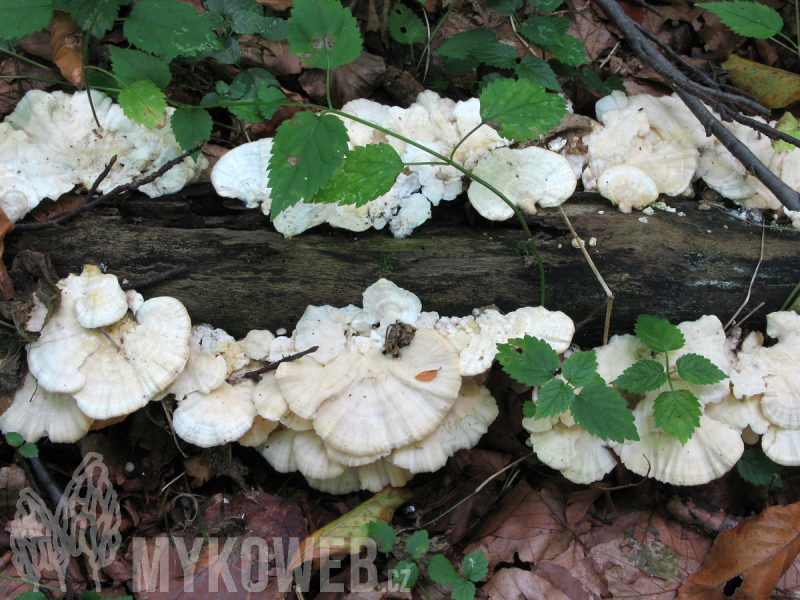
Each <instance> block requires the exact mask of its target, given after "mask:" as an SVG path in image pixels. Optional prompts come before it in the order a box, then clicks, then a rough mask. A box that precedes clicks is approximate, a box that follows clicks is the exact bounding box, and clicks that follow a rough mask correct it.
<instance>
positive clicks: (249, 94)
mask: <svg viewBox="0 0 800 600" xmlns="http://www.w3.org/2000/svg"><path fill="white" fill-rule="evenodd" d="M279 86H280V84H279V83H278V80H277V79H275V76H274V75H273V74H272V73H270V72H269V71H266V70H264V69H247V70H245V71H242V72H241V73H239V74H238V75H237V76H236V78H235V79H234V80H233V81H232V82H231V84H230V85H226V84H225V83H224V82H222V81H218V82H217V96H216V97H213V96H211V95H210V94H207V95H206V97H204V98H203V104H204V105H208V104H213V103H219V104H224V105H225V106H227V107H228V109H229V110H230V111H231V112H232V113H233V114H234V115H236V116H237V117H238V118H239V119H241V120H242V121H245V122H248V123H257V122H258V121H261V120H262V119H269V118H270V117H272V115H273V114H275V111H276V110H277V109H278V106H277V105H272V106H266V105H265V106H262V105H259V104H257V102H256V101H260V102H264V103H267V102H281V101H283V100H285V99H286V96H285V95H284V94H283V92H281V90H280V87H279Z"/></svg>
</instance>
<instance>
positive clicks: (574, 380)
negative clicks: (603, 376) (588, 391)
mask: <svg viewBox="0 0 800 600" xmlns="http://www.w3.org/2000/svg"><path fill="white" fill-rule="evenodd" d="M561 373H562V374H563V375H564V379H566V380H567V381H569V382H570V383H571V384H572V385H574V386H575V387H581V386H582V385H586V384H587V383H589V382H590V381H592V380H593V379H594V378H595V376H596V375H597V353H596V352H595V351H594V350H593V349H592V350H587V351H586V352H575V353H574V354H571V355H570V356H569V358H567V359H566V360H565V361H564V364H563V365H562V366H561Z"/></svg>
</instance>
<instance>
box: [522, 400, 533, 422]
mask: <svg viewBox="0 0 800 600" xmlns="http://www.w3.org/2000/svg"><path fill="white" fill-rule="evenodd" d="M522 416H523V417H524V418H526V419H535V418H536V405H535V404H534V403H533V402H531V401H530V400H528V401H527V402H524V403H523V404H522Z"/></svg>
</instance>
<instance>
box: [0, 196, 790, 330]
mask: <svg viewBox="0 0 800 600" xmlns="http://www.w3.org/2000/svg"><path fill="white" fill-rule="evenodd" d="M223 202H225V203H227V205H228V206H230V207H235V206H240V203H238V202H237V201H230V200H225V201H223V200H222V199H220V198H218V197H216V196H215V195H214V194H213V192H210V191H209V186H201V187H195V188H192V189H189V190H185V191H184V192H183V193H182V194H180V195H175V196H170V197H165V198H158V199H149V198H146V197H143V196H134V197H132V198H131V199H128V200H123V201H119V202H118V203H117V205H116V208H113V207H109V208H105V209H102V210H100V209H96V210H94V211H92V212H90V213H88V214H87V215H84V216H83V217H81V218H79V219H77V220H76V223H75V224H74V225H75V226H74V227H73V228H71V229H69V230H66V231H65V230H56V229H40V230H29V231H14V232H12V233H11V234H9V235H8V236H7V238H6V259H7V260H10V259H11V258H12V257H13V255H15V254H16V253H17V252H19V251H20V250H22V249H30V250H36V251H39V252H47V253H50V254H51V255H52V257H53V263H54V265H55V266H56V269H57V270H58V271H59V274H60V275H62V276H64V275H66V274H67V273H68V272H71V271H72V272H79V271H80V269H81V267H82V265H83V264H84V263H86V262H95V263H102V264H103V265H105V266H106V267H107V269H108V271H109V272H112V273H115V274H117V275H121V276H125V277H127V278H128V279H131V280H141V279H145V278H147V277H150V276H153V275H156V274H158V273H161V272H163V271H166V270H168V269H170V268H173V267H175V266H178V265H182V264H187V265H189V267H190V269H189V271H188V272H186V273H183V274H181V275H178V276H177V277H175V278H170V279H167V280H165V281H161V282H159V283H156V284H154V285H152V286H149V287H147V288H144V289H141V290H139V291H141V292H142V293H143V295H144V296H145V298H150V297H154V296H159V295H169V296H175V297H177V298H178V299H180V300H181V301H182V302H183V303H184V304H185V305H186V307H187V308H188V310H189V314H190V315H191V316H192V320H193V321H194V322H195V323H201V322H208V323H211V324H212V325H214V326H215V327H221V328H223V329H225V330H226V331H228V332H229V333H231V334H232V335H235V336H238V337H241V336H243V335H244V334H246V332H247V331H248V330H250V329H254V328H266V329H271V330H273V331H274V330H275V329H276V328H278V327H286V328H287V329H289V331H291V330H292V328H293V327H294V325H295V323H296V321H297V319H299V318H300V316H301V315H302V314H303V311H304V310H305V308H306V306H307V305H309V304H317V305H321V304H331V305H333V306H345V305H347V304H350V303H352V304H356V305H359V306H360V305H361V293H362V291H363V290H364V289H365V288H366V287H367V286H368V285H370V284H371V283H373V282H374V281H375V280H376V279H377V278H378V275H379V272H380V268H381V267H380V263H381V260H382V257H388V259H389V260H390V261H391V264H392V270H391V271H390V272H388V273H387V275H386V276H387V277H388V278H389V279H391V280H393V281H394V282H395V283H397V284H398V285H400V286H401V287H404V288H406V289H408V290H410V291H412V292H414V293H415V294H417V295H418V296H419V297H420V298H421V300H422V306H423V310H428V311H437V312H438V313H439V314H440V315H443V316H445V315H447V316H463V315H467V314H469V313H470V311H471V310H472V309H473V308H475V307H480V306H486V305H489V304H496V305H497V306H498V307H500V308H501V309H502V310H505V311H510V310H514V309H516V308H519V307H521V306H530V305H535V304H537V303H538V298H539V277H538V270H537V268H536V265H535V264H534V263H533V261H532V258H531V257H527V256H519V255H518V254H516V253H515V250H514V246H515V243H516V242H519V241H520V240H523V239H524V235H523V232H522V230H521V229H520V227H519V225H518V224H515V223H514V222H513V221H508V222H505V223H490V222H488V221H485V220H483V219H481V218H480V217H476V218H474V223H470V221H469V219H468V215H467V211H466V210H465V207H464V205H463V202H462V201H461V200H456V201H454V202H452V203H443V204H442V205H441V206H440V207H438V208H436V209H434V219H433V220H432V221H429V222H428V223H426V224H425V225H423V226H422V227H420V228H419V229H417V230H416V231H414V233H413V234H412V236H411V237H410V238H408V239H404V240H396V239H394V238H392V237H391V234H390V233H389V232H388V231H385V230H384V231H374V230H370V231H366V232H362V233H352V232H345V231H341V230H334V229H332V228H329V227H327V226H322V227H318V228H316V229H314V230H312V231H309V232H306V233H304V234H302V235H300V236H298V237H297V238H295V239H291V240H286V239H284V238H283V237H282V236H281V235H280V234H278V233H276V232H275V231H274V229H273V228H272V227H271V226H270V225H269V223H268V221H267V219H266V217H264V216H263V215H261V213H260V212H259V211H256V210H234V209H232V208H226V207H225V206H223ZM669 204H670V205H672V206H675V207H677V208H678V210H679V211H683V212H684V213H685V214H686V216H685V217H679V216H677V215H676V214H672V213H666V212H662V211H656V213H655V214H654V215H652V216H650V217H648V223H646V224H644V223H641V222H640V221H639V218H640V217H642V214H641V213H639V212H634V213H633V214H630V215H623V214H620V213H618V212H617V211H616V209H614V208H613V207H611V206H609V205H608V204H607V203H606V202H605V201H603V200H602V199H601V198H600V197H599V196H597V195H596V194H582V195H581V197H579V198H573V199H572V200H571V201H570V202H568V203H567V204H566V205H565V208H566V211H567V213H568V215H569V216H570V218H571V220H572V223H573V225H574V226H575V228H576V229H577V231H578V234H579V235H581V236H582V237H583V238H584V239H585V240H587V241H588V240H589V238H591V237H596V238H597V246H596V247H595V248H589V252H590V253H591V255H592V256H593V258H594V260H595V262H596V264H597V267H598V269H599V270H600V272H601V273H602V274H603V276H604V277H605V279H606V282H607V283H608V285H609V286H610V287H611V289H612V290H613V291H614V293H615V295H616V297H615V301H614V311H613V314H612V321H611V333H612V334H618V333H632V331H633V323H634V322H635V320H636V317H637V316H638V315H639V314H640V313H648V314H652V315H656V316H659V317H663V318H667V319H669V320H670V321H671V322H673V323H677V322H680V321H684V320H692V319H696V318H698V317H699V316H700V315H702V314H716V315H718V316H719V317H720V319H721V320H722V321H723V323H724V322H725V321H727V320H728V319H729V318H730V317H731V315H733V313H734V312H735V311H736V309H737V308H738V307H739V305H740V304H741V303H742V301H743V300H744V298H745V296H746V294H747V288H748V285H749V283H750V278H751V277H752V274H753V269H754V268H755V266H756V263H757V262H758V257H759V247H760V242H761V229H760V228H759V227H756V226H752V225H748V224H746V223H743V222H741V221H739V220H737V219H735V218H733V217H731V216H728V215H725V214H722V213H720V212H717V211H714V210H712V211H700V210H698V208H697V206H698V204H697V202H696V201H692V200H670V201H669ZM598 211H604V214H602V215H601V214H598ZM529 224H530V227H531V229H532V231H533V233H534V238H535V240H536V243H537V245H538V248H539V251H540V252H541V254H542V258H543V260H544V263H545V269H546V273H547V308H549V309H551V310H562V311H564V312H565V313H567V314H568V315H569V316H570V317H572V318H573V319H574V320H575V321H576V322H579V321H581V320H582V319H584V318H585V317H586V316H587V315H589V314H590V313H591V312H592V311H593V310H595V309H596V308H597V307H598V306H599V305H600V304H601V303H602V301H603V298H604V295H603V292H602V289H601V288H600V285H599V284H598V283H597V281H596V279H595V277H594V275H593V274H592V272H591V271H590V269H589V267H588V265H587V264H586V262H585V260H584V258H583V256H582V255H581V252H580V251H579V250H578V249H576V248H573V247H572V246H571V245H570V237H569V232H568V230H567V227H566V225H565V224H564V222H563V220H562V218H561V216H560V215H559V213H558V212H557V210H554V209H550V210H544V211H542V212H541V213H540V214H539V215H537V216H535V217H531V218H529ZM559 245H560V246H561V247H559ZM798 247H800V232H795V231H776V230H767V231H766V241H765V256H764V261H763V263H762V265H761V269H760V271H759V275H758V278H757V279H756V282H755V285H754V287H753V294H752V297H751V300H750V303H749V306H750V307H754V306H756V305H757V304H758V303H759V302H762V301H763V302H765V303H766V305H765V306H764V308H763V309H762V310H761V311H759V313H758V314H757V315H756V316H755V317H753V318H752V319H751V320H750V321H748V324H747V325H748V327H752V328H761V329H763V327H764V316H765V315H766V314H767V313H768V312H770V311H774V310H777V309H778V308H779V307H780V306H781V304H782V303H783V301H784V300H785V299H786V297H787V295H788V294H789V293H790V292H791V290H792V288H793V287H794V285H795V284H796V283H797V281H798V276H799V275H800V269H798V266H800V259H798ZM747 310H749V308H748V309H747ZM746 312H747V311H745V313H746ZM745 313H742V314H745ZM603 314H604V311H601V312H600V313H599V316H598V317H597V319H596V320H594V321H593V322H591V323H590V324H588V325H587V326H586V327H585V329H584V330H582V331H580V332H579V334H578V335H577V336H576V341H578V342H579V343H581V344H583V345H599V344H600V343H601V340H602V328H603V322H602V319H603V316H602V315H603Z"/></svg>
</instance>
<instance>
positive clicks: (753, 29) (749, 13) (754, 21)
mask: <svg viewBox="0 0 800 600" xmlns="http://www.w3.org/2000/svg"><path fill="white" fill-rule="evenodd" d="M698 6H702V7H703V8H705V9H706V10H707V11H708V12H711V13H714V14H715V15H717V16H718V17H719V19H720V21H722V23H723V24H724V25H727V26H728V27H730V28H731V29H733V31H734V32H735V33H738V34H739V35H743V36H746V37H752V38H762V39H765V38H769V37H772V36H773V35H778V34H779V33H780V32H781V29H783V19H781V16H780V14H778V12H777V11H775V10H773V9H771V8H770V7H768V6H765V5H763V4H761V3H760V2H742V1H741V0H736V1H735V2H703V3H701V4H698Z"/></svg>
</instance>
